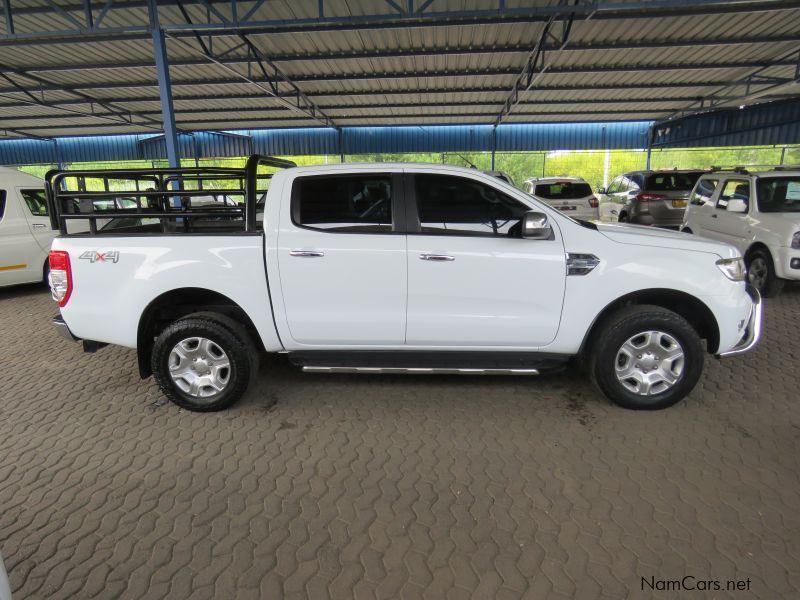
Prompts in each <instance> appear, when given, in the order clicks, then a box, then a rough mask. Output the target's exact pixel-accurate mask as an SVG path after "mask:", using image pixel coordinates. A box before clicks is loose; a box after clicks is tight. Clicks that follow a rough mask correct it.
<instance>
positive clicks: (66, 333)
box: [53, 315, 80, 342]
mask: <svg viewBox="0 0 800 600" xmlns="http://www.w3.org/2000/svg"><path fill="white" fill-rule="evenodd" d="M53 326H54V327H55V328H56V333H58V335H59V336H61V337H62V338H64V339H65V340H67V341H68V342H77V341H80V338H77V337H75V336H74V335H72V332H71V331H70V330H69V327H67V324H66V323H65V322H64V317H62V316H61V315H56V316H55V317H53Z"/></svg>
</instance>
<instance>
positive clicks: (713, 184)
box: [684, 178, 719, 236]
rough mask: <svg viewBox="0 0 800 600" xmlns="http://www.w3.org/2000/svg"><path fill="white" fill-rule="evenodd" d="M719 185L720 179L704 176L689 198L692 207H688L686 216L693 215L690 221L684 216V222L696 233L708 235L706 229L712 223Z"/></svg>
mask: <svg viewBox="0 0 800 600" xmlns="http://www.w3.org/2000/svg"><path fill="white" fill-rule="evenodd" d="M718 187H719V179H708V178H703V179H700V181H698V182H697V185H696V186H695V187H694V190H693V191H692V195H691V197H690V198H689V204H690V207H689V208H688V209H687V212H686V217H691V221H688V220H687V218H686V217H684V222H685V223H686V224H687V226H688V227H689V228H690V229H691V230H692V232H693V233H695V234H696V235H701V236H702V235H706V234H705V230H706V229H707V228H708V226H709V225H710V224H711V219H712V218H713V215H714V214H715V211H716V210H717V209H716V205H715V200H714V198H715V192H716V191H717V188H718Z"/></svg>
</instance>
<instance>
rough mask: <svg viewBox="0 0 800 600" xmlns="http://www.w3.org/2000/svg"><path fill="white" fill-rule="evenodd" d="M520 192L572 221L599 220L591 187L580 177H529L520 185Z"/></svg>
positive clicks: (596, 202) (595, 199) (597, 202)
mask: <svg viewBox="0 0 800 600" xmlns="http://www.w3.org/2000/svg"><path fill="white" fill-rule="evenodd" d="M522 191H524V192H525V193H526V194H530V195H531V196H533V197H534V198H539V199H540V200H544V201H545V202H547V204H549V205H550V206H552V207H553V208H555V209H557V210H560V211H561V212H563V213H564V214H567V215H569V216H570V217H572V218H573V219H582V220H584V221H596V220H597V219H599V218H600V211H599V209H598V206H599V204H600V202H599V200H598V199H597V196H595V195H594V194H593V193H592V187H591V186H590V185H589V184H588V183H587V182H586V180H584V179H581V178H580V177H531V178H530V179H527V180H526V181H525V183H524V184H522Z"/></svg>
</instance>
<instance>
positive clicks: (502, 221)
mask: <svg viewBox="0 0 800 600" xmlns="http://www.w3.org/2000/svg"><path fill="white" fill-rule="evenodd" d="M410 179H411V180H413V183H410V184H409V185H408V186H407V187H409V188H411V189H412V190H413V191H414V198H413V201H410V202H409V212H408V216H407V219H408V231H409V235H408V327H407V333H406V342H407V344H408V345H409V346H418V347H440V348H450V349H460V348H470V347H472V348H478V347H480V348H520V349H535V348H538V347H541V346H544V345H546V344H549V343H550V342H551V341H552V340H553V339H554V338H555V336H556V333H557V331H558V327H559V323H560V319H561V308H562V305H563V300H564V288H565V283H566V265H565V262H566V261H565V256H564V245H563V242H562V239H561V233H560V231H558V229H557V228H556V227H555V224H553V225H554V228H555V229H554V235H553V236H552V238H551V239H549V240H529V239H522V238H521V237H519V234H518V224H519V222H520V219H521V218H522V215H523V214H525V213H526V212H527V211H529V210H533V209H532V208H531V207H530V206H529V205H527V204H525V203H523V202H521V201H520V200H519V199H517V198H514V197H512V196H510V195H508V194H506V192H505V191H502V190H500V189H498V188H496V187H494V186H493V185H491V184H489V183H488V182H484V181H482V180H480V179H472V178H469V177H467V176H464V175H453V174H443V173H435V172H428V173H423V172H419V173H415V174H414V175H413V176H411V177H410Z"/></svg>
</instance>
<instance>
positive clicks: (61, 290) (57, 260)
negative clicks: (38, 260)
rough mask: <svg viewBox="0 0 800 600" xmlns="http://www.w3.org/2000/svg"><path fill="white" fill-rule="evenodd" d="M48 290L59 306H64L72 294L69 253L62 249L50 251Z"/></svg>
mask: <svg viewBox="0 0 800 600" xmlns="http://www.w3.org/2000/svg"><path fill="white" fill-rule="evenodd" d="M49 260H50V291H51V292H52V294H53V300H55V301H56V302H58V305H59V306H64V305H65V304H66V303H67V301H68V300H69V297H70V295H71V294H72V267H70V264H69V254H68V253H66V252H64V251H63V250H52V251H51V252H50V258H49Z"/></svg>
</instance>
